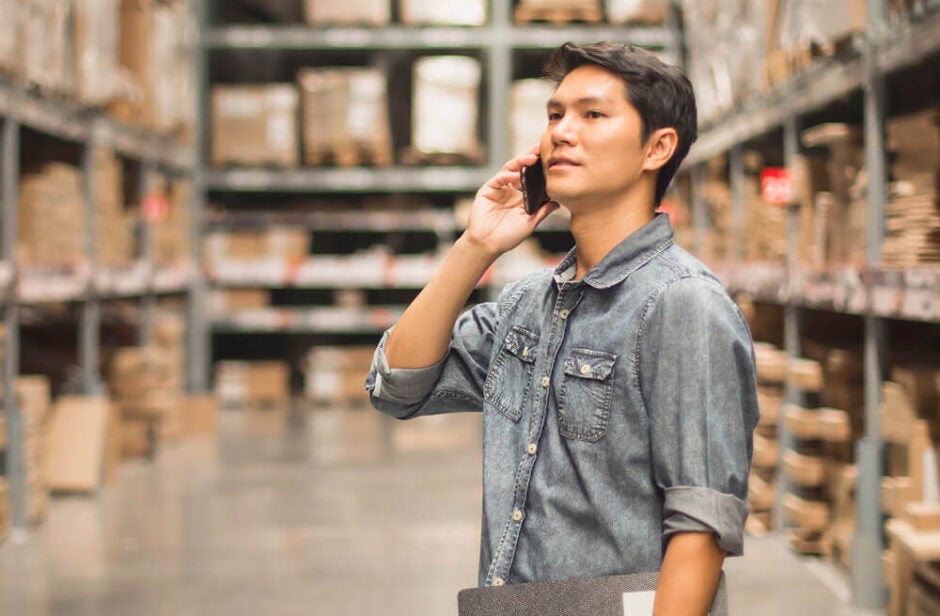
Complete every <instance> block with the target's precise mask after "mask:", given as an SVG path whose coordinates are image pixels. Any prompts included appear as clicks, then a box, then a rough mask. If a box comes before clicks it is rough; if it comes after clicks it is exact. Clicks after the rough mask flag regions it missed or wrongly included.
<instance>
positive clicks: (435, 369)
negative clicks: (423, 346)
mask: <svg viewBox="0 0 940 616" xmlns="http://www.w3.org/2000/svg"><path fill="white" fill-rule="evenodd" d="M496 321H497V309H496V304H495V303H483V304H478V305H476V306H474V307H473V308H471V309H469V310H467V311H466V312H464V313H463V314H462V315H461V316H460V318H458V319H457V322H456V323H455V324H454V330H453V335H452V336H451V341H450V346H449V348H448V350H447V354H446V355H445V356H444V358H443V359H441V361H439V362H437V363H436V364H434V365H432V366H427V367H425V368H390V367H389V365H388V359H387V358H386V356H385V344H386V343H387V341H388V337H389V334H390V333H391V330H389V331H387V332H385V334H384V335H383V336H382V339H381V341H380V342H379V344H378V347H377V348H376V350H375V355H374V356H373V359H372V369H371V370H370V371H369V374H368V376H367V377H366V390H368V391H369V396H370V399H371V401H372V405H373V406H374V407H375V408H377V409H378V410H380V411H382V412H384V413H387V414H389V415H392V416H394V417H397V418H399V419H406V418H410V417H415V416H419V415H434V414H439V413H452V412H460V411H482V409H483V382H484V381H485V380H486V374H487V370H488V367H489V361H490V355H491V353H492V348H493V338H494V332H495V329H496Z"/></svg>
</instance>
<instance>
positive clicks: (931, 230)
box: [884, 109, 940, 266]
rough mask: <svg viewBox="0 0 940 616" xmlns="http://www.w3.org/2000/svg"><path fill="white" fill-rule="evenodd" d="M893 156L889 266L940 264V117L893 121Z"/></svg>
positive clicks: (933, 113)
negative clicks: (939, 262) (890, 264)
mask: <svg viewBox="0 0 940 616" xmlns="http://www.w3.org/2000/svg"><path fill="white" fill-rule="evenodd" d="M887 132H888V148H889V150H890V151H891V154H892V163H891V177H892V179H893V180H894V183H893V184H892V187H891V202H890V203H889V204H888V207H887V211H886V216H887V221H886V227H887V228H886V231H887V235H886V237H885V242H884V261H885V262H886V263H892V264H896V265H905V266H910V265H918V264H922V263H935V262H938V261H940V111H938V110H937V109H928V110H926V111H921V112H919V113H914V114H911V115H907V116H903V117H898V118H892V119H890V120H888V127H887Z"/></svg>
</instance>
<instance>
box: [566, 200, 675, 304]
mask: <svg viewBox="0 0 940 616" xmlns="http://www.w3.org/2000/svg"><path fill="white" fill-rule="evenodd" d="M672 238H673V235H672V223H670V222H669V216H668V215H667V214H662V213H659V214H656V216H654V217H653V220H651V221H650V222H648V223H647V224H645V225H643V226H642V227H640V228H639V229H637V230H636V231H634V232H633V233H631V234H630V235H629V236H627V238H626V239H624V240H623V241H622V242H620V243H619V244H617V245H616V246H615V247H614V248H613V250H611V251H610V252H608V253H607V255H606V256H605V257H604V258H603V259H601V261H600V263H598V264H597V265H595V266H594V267H592V268H591V269H590V271H588V273H587V274H586V275H585V276H584V278H582V279H581V282H583V283H585V284H587V285H589V286H592V287H594V288H595V289H607V288H610V287H612V286H614V285H616V284H620V283H621V282H623V281H624V280H626V279H627V277H628V276H629V275H630V274H632V273H633V272H635V271H636V270H638V269H640V268H641V267H642V266H643V265H645V264H646V263H647V262H649V260H650V259H652V258H653V257H654V256H656V255H657V254H659V253H660V252H662V251H663V250H665V249H666V248H668V247H669V246H671V245H672V243H673V239H672ZM577 250H578V248H577V246H576V247H574V248H572V249H571V251H570V252H568V254H567V256H565V258H564V259H563V260H562V262H561V263H560V264H559V265H558V267H557V268H555V282H556V283H558V284H562V283H566V282H571V281H572V279H573V278H574V274H575V271H576V268H577V259H576V255H577Z"/></svg>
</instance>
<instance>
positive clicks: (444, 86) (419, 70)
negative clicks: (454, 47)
mask: <svg viewBox="0 0 940 616" xmlns="http://www.w3.org/2000/svg"><path fill="white" fill-rule="evenodd" d="M481 73H482V70H481V67H480V62H479V61H478V60H477V59H475V58H471V57H469V56H427V57H424V58H421V59H419V60H418V61H417V62H416V63H415V67H414V92H413V96H412V113H411V122H412V130H411V145H412V147H413V148H414V150H415V152H416V154H417V155H419V156H421V155H435V154H448V155H459V156H463V157H467V158H469V159H471V160H473V161H476V160H479V159H480V157H481V152H482V146H481V145H480V142H479V139H478V136H477V130H478V124H479V117H480V78H481Z"/></svg>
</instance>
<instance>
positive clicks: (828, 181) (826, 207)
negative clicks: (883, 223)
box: [800, 123, 867, 265]
mask: <svg viewBox="0 0 940 616" xmlns="http://www.w3.org/2000/svg"><path fill="white" fill-rule="evenodd" d="M802 141H803V145H804V146H806V147H807V148H817V149H818V150H821V151H823V152H824V158H823V160H824V161H825V162H824V163H823V164H824V165H825V175H824V176H823V177H822V178H820V177H819V176H818V175H814V176H813V177H812V180H814V181H816V182H819V180H823V181H824V182H825V184H823V185H818V184H817V185H815V186H813V189H814V191H815V194H814V196H813V201H812V204H811V208H801V210H800V223H801V224H800V237H801V245H802V246H806V245H807V244H808V245H809V246H810V249H809V251H808V254H810V255H813V257H814V258H813V261H815V262H814V263H813V264H814V265H837V264H856V265H857V264H861V263H864V261H865V234H866V230H865V227H866V215H867V201H866V194H865V192H866V191H865V189H866V178H867V175H866V173H865V151H864V145H863V143H862V131H861V129H860V128H859V127H858V126H853V125H849V124H838V123H828V124H820V125H818V126H814V127H812V128H809V129H807V130H805V131H803V134H802ZM810 173H812V171H810ZM807 181H809V180H807ZM804 254H807V253H804Z"/></svg>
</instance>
